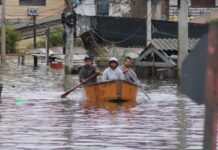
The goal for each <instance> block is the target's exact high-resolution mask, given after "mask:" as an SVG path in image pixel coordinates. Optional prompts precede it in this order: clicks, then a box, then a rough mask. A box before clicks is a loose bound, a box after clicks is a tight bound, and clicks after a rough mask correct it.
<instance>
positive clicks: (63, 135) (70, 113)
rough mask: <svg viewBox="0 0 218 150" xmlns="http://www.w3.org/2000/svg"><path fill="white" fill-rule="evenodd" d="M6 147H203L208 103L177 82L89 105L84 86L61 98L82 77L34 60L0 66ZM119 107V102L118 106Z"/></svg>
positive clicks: (1, 133)
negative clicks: (125, 100) (129, 99)
mask: <svg viewBox="0 0 218 150" xmlns="http://www.w3.org/2000/svg"><path fill="white" fill-rule="evenodd" d="M0 75H1V76H0V82H1V83H3V84H4V89H3V93H2V101H3V102H2V104H0V149H1V150H51V149H52V150H71V149H72V150H184V149H187V150H201V149H202V139H203V118H204V107H203V106H198V105H196V104H195V103H193V102H192V101H191V100H189V99H188V98H186V97H184V96H182V95H181V94H178V92H177V84H176V83H172V82H156V83H149V82H147V84H146V89H147V90H146V91H147V94H148V96H149V97H150V98H151V100H150V101H148V102H147V101H146V97H145V95H144V94H143V93H142V92H139V93H138V97H137V102H138V103H137V104H136V105H129V106H128V104H125V105H123V104H118V105H117V106H116V107H110V109H106V108H97V107H91V108H87V107H84V106H83V105H81V99H82V97H83V96H82V94H81V89H77V90H75V91H74V92H72V93H71V94H70V95H68V96H67V98H65V99H61V98H60V95H61V94H63V92H64V88H67V89H69V88H70V87H72V86H73V85H76V84H77V83H78V82H77V80H78V79H77V76H71V75H70V76H64V72H63V70H52V69H49V68H46V67H43V66H40V68H39V69H38V70H33V69H32V64H26V65H25V66H24V67H22V66H18V65H16V64H13V63H8V64H6V65H4V66H1V67H0ZM113 106H114V105H113Z"/></svg>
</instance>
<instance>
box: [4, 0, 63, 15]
mask: <svg viewBox="0 0 218 150" xmlns="http://www.w3.org/2000/svg"><path fill="white" fill-rule="evenodd" d="M65 6H66V4H65V0H46V5H45V6H20V5H19V0H5V8H6V10H5V11H6V19H30V16H28V15H27V9H28V8H38V10H39V11H38V12H39V13H38V14H39V15H38V17H37V19H41V18H46V17H49V16H55V15H58V14H60V13H61V12H62V11H63V10H64V8H65ZM0 14H1V13H0Z"/></svg>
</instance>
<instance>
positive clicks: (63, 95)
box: [61, 72, 99, 98]
mask: <svg viewBox="0 0 218 150" xmlns="http://www.w3.org/2000/svg"><path fill="white" fill-rule="evenodd" d="M98 75H99V73H98V72H96V73H95V74H93V75H91V76H90V77H88V78H87V79H85V80H84V81H83V82H82V83H80V84H77V85H76V86H74V87H73V88H72V89H70V90H68V91H67V92H65V93H64V94H62V95H61V98H64V97H66V96H67V95H68V94H70V93H71V92H72V91H73V90H75V89H76V88H78V87H79V86H81V85H82V84H84V83H86V82H87V81H89V80H91V79H93V78H94V77H96V76H98Z"/></svg>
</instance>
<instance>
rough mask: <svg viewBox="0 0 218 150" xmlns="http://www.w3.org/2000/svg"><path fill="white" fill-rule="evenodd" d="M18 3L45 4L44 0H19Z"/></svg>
mask: <svg viewBox="0 0 218 150" xmlns="http://www.w3.org/2000/svg"><path fill="white" fill-rule="evenodd" d="M19 5H28V6H45V5H46V0H19Z"/></svg>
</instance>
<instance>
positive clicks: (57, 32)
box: [49, 26, 64, 47]
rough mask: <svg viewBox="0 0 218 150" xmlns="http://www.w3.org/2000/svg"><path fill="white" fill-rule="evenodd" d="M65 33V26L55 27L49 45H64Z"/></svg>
mask: <svg viewBox="0 0 218 150" xmlns="http://www.w3.org/2000/svg"><path fill="white" fill-rule="evenodd" d="M63 33H64V28H63V27H62V26H57V27H55V28H54V31H53V32H51V33H50V37H49V45H50V46H52V47H56V46H63V45H64V40H63Z"/></svg>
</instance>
